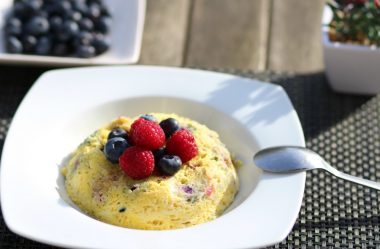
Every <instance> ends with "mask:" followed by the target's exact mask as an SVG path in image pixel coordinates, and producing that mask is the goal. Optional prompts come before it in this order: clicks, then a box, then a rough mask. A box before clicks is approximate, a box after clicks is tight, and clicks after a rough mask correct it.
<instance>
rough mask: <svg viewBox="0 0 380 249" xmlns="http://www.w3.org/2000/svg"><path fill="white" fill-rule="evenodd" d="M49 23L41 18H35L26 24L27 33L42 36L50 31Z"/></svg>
mask: <svg viewBox="0 0 380 249" xmlns="http://www.w3.org/2000/svg"><path fill="white" fill-rule="evenodd" d="M49 26H50V25H49V22H48V20H47V19H46V18H44V17H41V16H36V17H33V18H32V19H30V20H29V22H27V23H26V31H27V33H28V34H31V35H41V34H45V33H47V32H48V31H49Z"/></svg>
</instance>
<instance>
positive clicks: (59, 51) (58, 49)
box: [52, 43, 70, 56]
mask: <svg viewBox="0 0 380 249" xmlns="http://www.w3.org/2000/svg"><path fill="white" fill-rule="evenodd" d="M69 53H70V49H69V46H68V45H67V44H66V43H56V44H54V46H53V49H52V54H53V55H56V56H65V55H68V54H69Z"/></svg>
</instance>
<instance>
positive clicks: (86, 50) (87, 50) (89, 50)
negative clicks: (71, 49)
mask: <svg viewBox="0 0 380 249" xmlns="http://www.w3.org/2000/svg"><path fill="white" fill-rule="evenodd" d="M76 55H77V56H78V57H80V58H91V57H94V56H95V48H94V47H93V46H84V45H82V46H79V47H78V48H77V50H76Z"/></svg>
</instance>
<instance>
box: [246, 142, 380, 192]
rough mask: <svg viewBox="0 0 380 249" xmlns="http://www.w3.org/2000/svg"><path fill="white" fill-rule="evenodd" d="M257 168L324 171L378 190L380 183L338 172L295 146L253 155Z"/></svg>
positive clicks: (273, 171)
mask: <svg viewBox="0 0 380 249" xmlns="http://www.w3.org/2000/svg"><path fill="white" fill-rule="evenodd" d="M253 161H254V163H255V164H256V166H257V167H259V168H261V169H263V170H264V171H268V172H272V173H291V172H300V171H305V170H311V169H324V170H326V171H328V172H330V173H331V174H333V175H334V176H336V177H339V178H342V179H344V180H347V181H351V182H354V183H357V184H361V185H364V186H367V187H370V188H374V189H377V190H380V183H377V182H374V181H370V180H366V179H363V178H359V177H356V176H351V175H348V174H345V173H343V172H340V171H339V170H337V169H335V168H333V167H332V166H331V165H330V164H328V163H327V162H326V161H325V160H324V159H323V158H322V157H321V156H320V155H318V154H317V153H315V152H313V151H311V150H309V149H306V148H303V147H297V146H280V147H271V148H267V149H264V150H261V151H259V152H257V153H256V154H255V156H254V157H253Z"/></svg>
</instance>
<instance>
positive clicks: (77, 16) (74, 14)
mask: <svg viewBox="0 0 380 249" xmlns="http://www.w3.org/2000/svg"><path fill="white" fill-rule="evenodd" d="M65 16H66V18H68V19H71V20H73V21H75V22H79V21H80V20H81V19H82V14H81V13H80V12H79V11H75V10H69V11H67V12H66V14H65Z"/></svg>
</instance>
